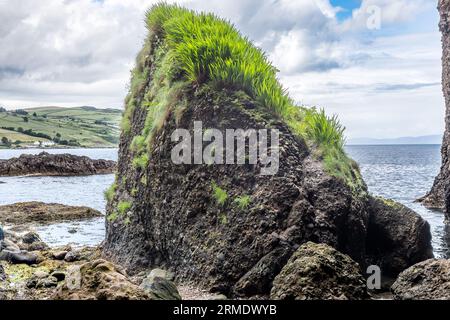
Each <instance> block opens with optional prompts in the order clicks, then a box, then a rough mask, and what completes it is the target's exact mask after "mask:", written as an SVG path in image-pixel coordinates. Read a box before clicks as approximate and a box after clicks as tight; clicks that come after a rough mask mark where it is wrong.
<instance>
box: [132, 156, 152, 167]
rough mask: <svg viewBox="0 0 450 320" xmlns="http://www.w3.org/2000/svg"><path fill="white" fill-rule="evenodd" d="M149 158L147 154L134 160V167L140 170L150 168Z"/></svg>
mask: <svg viewBox="0 0 450 320" xmlns="http://www.w3.org/2000/svg"><path fill="white" fill-rule="evenodd" d="M148 162H149V156H148V154H147V153H143V154H142V155H140V156H138V157H136V158H134V159H133V167H134V168H136V169H138V168H140V169H145V168H147V166H148Z"/></svg>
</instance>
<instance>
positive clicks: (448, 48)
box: [419, 0, 450, 219]
mask: <svg viewBox="0 0 450 320" xmlns="http://www.w3.org/2000/svg"><path fill="white" fill-rule="evenodd" d="M438 9H439V13H440V17H441V18H440V23H439V29H440V30H441V32H442V90H443V93H444V97H445V107H446V108H445V109H446V112H445V132H444V139H443V142H442V149H441V155H442V166H441V170H440V172H439V175H438V176H437V177H436V179H435V181H434V184H433V187H432V189H431V191H430V192H429V193H428V194H427V195H426V196H424V197H423V198H421V199H419V201H420V202H422V203H423V204H424V205H425V206H427V207H430V208H436V209H441V210H445V211H446V212H447V213H446V216H447V219H449V218H450V216H449V213H450V188H449V187H450V0H439V5H438Z"/></svg>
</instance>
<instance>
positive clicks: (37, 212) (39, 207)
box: [0, 202, 103, 226]
mask: <svg viewBox="0 0 450 320" xmlns="http://www.w3.org/2000/svg"><path fill="white" fill-rule="evenodd" d="M102 216H103V214H102V213H101V212H100V211H98V210H95V209H92V208H89V207H83V206H67V205H62V204H56V203H43V202H20V203H15V204H10V205H4V206H0V223H3V224H13V225H22V226H23V225H27V224H32V223H40V224H48V223H57V222H63V221H73V220H81V219H91V218H96V217H102Z"/></svg>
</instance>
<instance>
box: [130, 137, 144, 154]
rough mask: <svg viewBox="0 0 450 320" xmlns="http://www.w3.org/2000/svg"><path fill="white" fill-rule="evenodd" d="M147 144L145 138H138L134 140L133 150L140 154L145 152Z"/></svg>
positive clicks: (132, 143)
mask: <svg viewBox="0 0 450 320" xmlns="http://www.w3.org/2000/svg"><path fill="white" fill-rule="evenodd" d="M145 147H146V143H145V137H144V136H136V137H134V138H133V141H132V142H131V150H132V151H134V152H136V153H140V152H142V151H145Z"/></svg>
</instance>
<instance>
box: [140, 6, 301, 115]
mask: <svg viewBox="0 0 450 320" xmlns="http://www.w3.org/2000/svg"><path fill="white" fill-rule="evenodd" d="M147 27H148V29H149V30H150V31H152V32H153V33H155V34H157V35H159V36H162V37H164V38H165V40H166V43H167V45H168V46H169V49H170V52H169V57H170V58H171V59H172V60H173V66H174V68H176V69H177V72H172V73H173V74H177V73H181V74H183V77H184V78H185V79H186V80H188V81H191V82H195V83H197V84H202V83H205V82H208V81H211V82H212V83H213V84H216V85H218V86H220V87H223V86H226V87H230V88H234V89H240V90H243V91H245V92H246V93H247V94H249V95H250V96H252V97H253V98H255V99H256V100H257V101H259V102H261V103H262V104H263V105H265V106H267V107H269V108H271V109H273V110H276V111H278V112H280V113H281V114H284V113H286V112H291V111H292V110H290V106H291V105H292V100H291V99H290V98H289V96H288V95H287V93H286V90H284V89H283V88H282V86H281V85H280V83H279V82H278V80H277V76H276V74H277V69H276V68H275V67H274V66H273V65H272V64H271V63H270V62H269V60H268V59H267V56H266V55H265V54H264V52H262V51H261V50H260V49H259V48H257V47H255V46H254V45H253V44H252V43H251V42H250V40H248V39H247V38H246V37H243V36H242V35H241V34H240V33H239V31H237V30H236V28H235V27H234V26H233V25H232V24H230V23H229V22H228V21H226V20H223V19H220V18H218V17H217V16H215V15H214V14H210V13H199V14H197V13H195V12H194V11H191V10H187V9H183V8H181V7H179V6H177V5H167V4H157V5H155V6H153V7H152V9H151V10H149V12H148V13H147Z"/></svg>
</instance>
